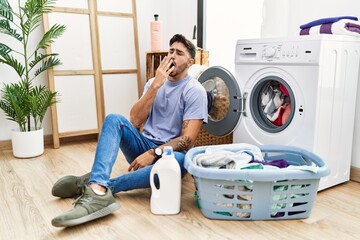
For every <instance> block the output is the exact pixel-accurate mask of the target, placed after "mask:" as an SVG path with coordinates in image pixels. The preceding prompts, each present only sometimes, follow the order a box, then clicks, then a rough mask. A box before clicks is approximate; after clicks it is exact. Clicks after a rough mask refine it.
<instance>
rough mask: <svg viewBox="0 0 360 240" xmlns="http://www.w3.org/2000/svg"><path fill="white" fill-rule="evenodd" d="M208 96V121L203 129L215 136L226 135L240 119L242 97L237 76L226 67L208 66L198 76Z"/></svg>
mask: <svg viewBox="0 0 360 240" xmlns="http://www.w3.org/2000/svg"><path fill="white" fill-rule="evenodd" d="M198 81H199V82H200V83H201V84H202V85H203V87H204V88H205V89H206V92H207V96H208V113H209V115H208V123H207V124H204V125H203V129H204V130H205V131H207V132H208V133H210V134H212V135H214V136H226V135H228V134H230V133H231V132H233V131H234V129H235V128H236V126H237V124H238V122H239V121H240V116H241V109H242V97H241V93H240V88H239V85H238V83H237V81H236V79H235V77H234V76H233V75H232V74H231V73H230V72H229V71H228V70H227V69H225V68H223V67H220V66H213V67H209V68H207V69H206V70H205V71H204V72H203V73H202V74H201V75H200V76H199V78H198Z"/></svg>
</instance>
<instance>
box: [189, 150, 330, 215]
mask: <svg viewBox="0 0 360 240" xmlns="http://www.w3.org/2000/svg"><path fill="white" fill-rule="evenodd" d="M221 146H224V147H226V146H228V145H220V147H221ZM207 147H209V146H202V147H195V148H193V149H191V150H189V151H188V153H187V154H186V156H185V163H184V166H185V168H186V169H187V171H188V172H189V173H190V174H191V175H192V176H193V177H194V179H195V188H196V192H195V195H196V197H197V198H198V200H197V201H198V202H197V203H198V205H199V208H200V209H201V212H202V213H203V214H204V216H206V217H208V218H211V219H227V220H280V219H301V218H307V217H309V216H310V213H311V210H312V207H313V204H314V201H315V198H316V194H317V190H318V186H319V182H320V178H321V177H324V176H327V175H328V174H329V173H330V170H329V168H328V166H327V164H325V162H324V161H322V160H321V159H320V158H319V157H318V156H317V155H315V154H313V153H311V152H308V151H306V150H304V149H300V148H295V147H289V146H270V145H264V146H260V149H261V152H262V154H263V156H264V161H272V160H278V159H284V160H286V161H287V162H288V163H289V164H290V165H295V166H300V165H307V166H308V165H310V164H316V166H318V169H317V172H316V173H314V172H311V171H305V170H299V169H286V168H282V169H262V170H261V169H247V170H235V169H215V168H205V167H201V166H197V165H196V164H195V163H194V162H193V158H194V157H195V156H196V155H197V154H200V153H204V152H205V150H206V148H207ZM217 147H219V146H217ZM239 150H240V149H239Z"/></svg>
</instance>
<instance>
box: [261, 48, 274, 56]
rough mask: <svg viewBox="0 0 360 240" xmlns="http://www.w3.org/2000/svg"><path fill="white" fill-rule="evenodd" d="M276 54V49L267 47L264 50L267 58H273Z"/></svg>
mask: <svg viewBox="0 0 360 240" xmlns="http://www.w3.org/2000/svg"><path fill="white" fill-rule="evenodd" d="M275 54H276V49H275V48H274V47H266V48H265V50H264V56H265V57H266V58H272V57H274V56H275Z"/></svg>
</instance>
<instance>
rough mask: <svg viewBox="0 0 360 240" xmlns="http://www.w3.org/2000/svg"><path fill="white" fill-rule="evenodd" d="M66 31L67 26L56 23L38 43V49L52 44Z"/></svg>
mask: <svg viewBox="0 0 360 240" xmlns="http://www.w3.org/2000/svg"><path fill="white" fill-rule="evenodd" d="M64 32H65V26H64V25H59V24H55V25H53V26H52V27H51V28H50V29H49V31H47V32H46V33H45V34H44V36H43V37H42V39H41V40H40V42H39V43H38V46H37V49H40V48H42V49H45V48H47V47H49V46H50V44H51V43H53V42H54V39H56V38H58V37H60V36H61V35H62V34H63V33H64Z"/></svg>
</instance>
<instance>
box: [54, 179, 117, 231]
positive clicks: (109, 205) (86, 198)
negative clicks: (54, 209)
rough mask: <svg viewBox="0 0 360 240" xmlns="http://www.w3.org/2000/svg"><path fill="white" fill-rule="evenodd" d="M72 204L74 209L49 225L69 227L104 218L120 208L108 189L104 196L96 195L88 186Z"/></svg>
mask: <svg viewBox="0 0 360 240" xmlns="http://www.w3.org/2000/svg"><path fill="white" fill-rule="evenodd" d="M74 204H75V207H74V209H72V210H70V211H68V212H65V213H63V214H61V215H59V216H57V217H56V218H54V219H53V220H52V221H51V224H52V225H53V226H55V227H71V226H75V225H78V224H82V223H86V222H89V221H91V220H94V219H97V218H101V217H104V216H106V215H109V214H110V213H112V212H114V211H116V210H118V209H119V208H120V205H119V204H118V203H117V202H116V201H115V198H114V196H113V195H112V192H111V190H110V189H108V190H107V192H106V194H105V195H97V194H96V193H95V192H94V191H93V190H92V189H91V188H90V187H88V186H84V188H83V194H82V195H81V196H80V197H78V198H77V199H76V200H75V203H74Z"/></svg>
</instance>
